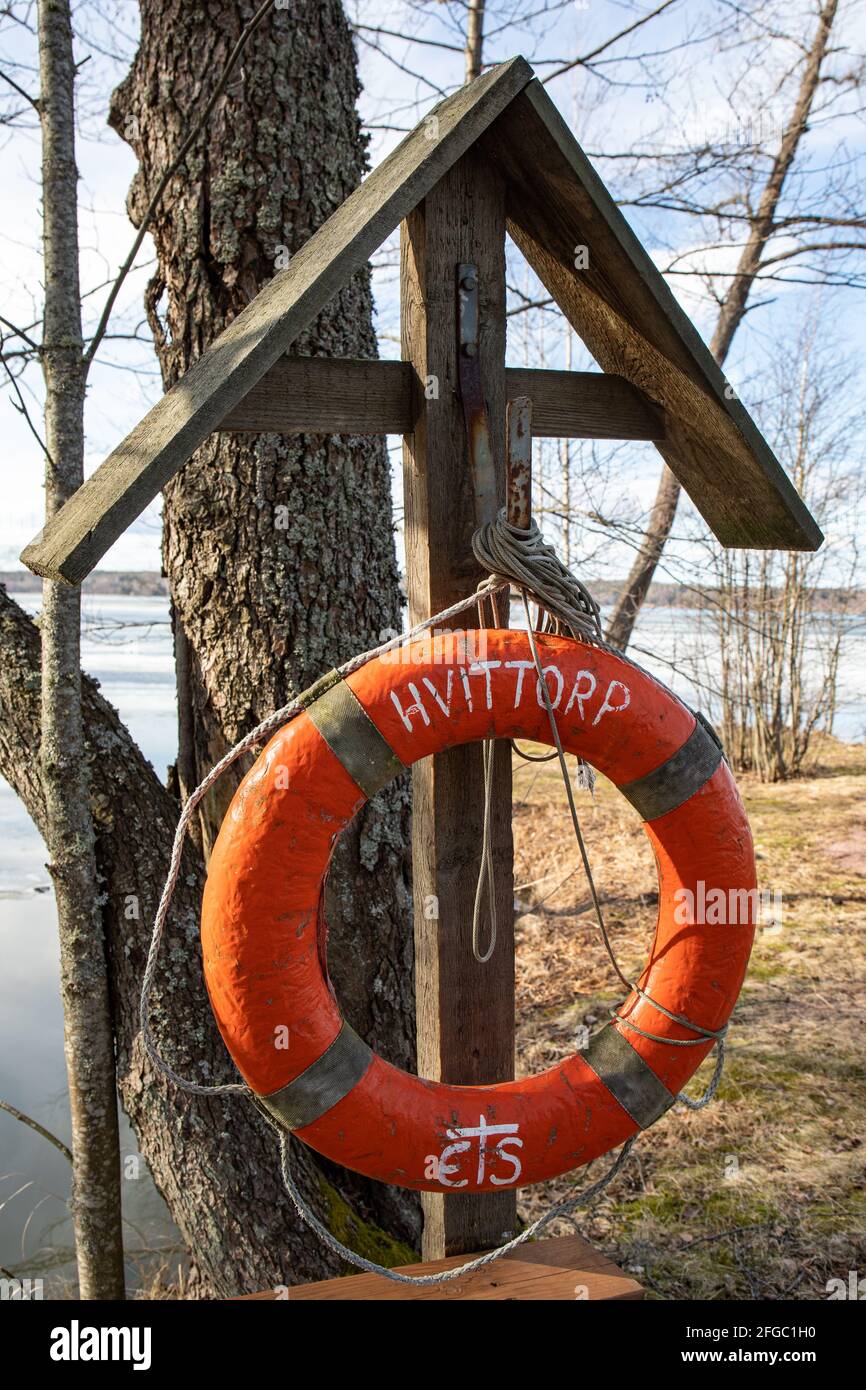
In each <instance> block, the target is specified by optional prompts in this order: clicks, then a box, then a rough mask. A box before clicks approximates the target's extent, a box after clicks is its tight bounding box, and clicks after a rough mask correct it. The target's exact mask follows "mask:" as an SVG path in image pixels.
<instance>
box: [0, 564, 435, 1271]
mask: <svg viewBox="0 0 866 1390" xmlns="http://www.w3.org/2000/svg"><path fill="white" fill-rule="evenodd" d="M0 651H2V652H3V661H2V662H0V712H2V719H0V773H2V775H3V776H4V777H5V778H6V779H7V780H8V781H9V782H10V784H11V785H12V787H13V788H14V790H15V791H16V792H17V793H18V795H19V796H20V797H21V800H22V801H23V803H24V805H25V806H26V807H27V810H28V812H29V814H30V816H31V817H32V819H33V821H34V824H35V825H36V827H37V829H38V830H39V831H40V832H41V833H42V834H43V835H47V833H48V811H47V806H46V800H45V793H44V786H43V779H42V775H41V766H40V739H39V663H40V654H39V632H38V629H37V627H36V626H35V625H34V623H33V622H31V620H30V618H28V617H27V615H26V614H25V613H24V612H22V610H21V609H20V608H19V607H18V606H17V605H16V604H15V603H14V602H13V601H12V600H11V599H10V598H9V597H8V596H7V595H6V592H5V590H4V589H3V588H2V587H0ZM83 705H84V721H85V736H86V743H85V752H86V756H85V759H84V764H85V768H86V772H87V777H88V783H89V787H90V799H91V806H92V810H93V818H94V822H95V826H96V853H97V866H98V871H99V876H100V889H101V895H102V903H103V906H102V914H103V918H102V920H103V924H104V930H105V934H106V938H107V941H108V947H109V964H110V974H111V984H112V1005H113V1014H114V1023H115V1032H116V1041H117V1071H118V1076H119V1078H120V1091H121V1098H122V1101H123V1106H124V1109H125V1110H126V1112H127V1114H128V1115H129V1118H130V1120H131V1122H132V1125H133V1127H134V1129H135V1132H136V1135H137V1137H138V1140H139V1144H140V1148H141V1153H142V1156H143V1157H144V1158H145V1160H146V1161H147V1164H148V1166H149V1168H150V1171H151V1173H152V1174H153V1177H154V1180H155V1182H156V1185H157V1187H158V1188H159V1190H160V1191H161V1192H162V1194H163V1196H164V1197H165V1199H166V1201H167V1203H168V1206H169V1208H170V1210H171V1213H172V1216H173V1217H174V1219H175V1221H176V1222H177V1224H178V1226H179V1228H180V1230H181V1233H182V1235H183V1236H184V1239H185V1240H186V1243H187V1245H188V1247H189V1249H190V1250H191V1251H192V1253H193V1256H194V1259H195V1266H196V1272H197V1275H198V1281H197V1284H196V1285H195V1291H196V1292H197V1293H199V1294H201V1295H208V1294H213V1295H217V1296H219V1295H229V1294H234V1293H243V1292H251V1291H253V1290H255V1289H264V1288H269V1287H276V1286H280V1285H287V1284H292V1283H296V1282H298V1281H299V1280H301V1279H316V1278H325V1277H327V1276H328V1275H333V1274H337V1273H340V1272H341V1268H340V1262H339V1261H338V1260H337V1259H336V1258H335V1257H334V1256H333V1255H331V1253H330V1252H329V1251H328V1250H327V1249H325V1247H324V1246H323V1245H322V1244H321V1242H320V1241H319V1240H318V1238H317V1237H316V1236H314V1235H313V1233H312V1232H311V1231H309V1230H308V1229H307V1228H306V1227H305V1226H303V1225H302V1224H301V1223H300V1222H299V1221H298V1220H297V1218H296V1217H295V1216H294V1213H293V1211H291V1210H290V1204H289V1202H288V1199H287V1197H286V1195H285V1193H284V1191H283V1187H282V1182H281V1179H280V1175H279V1168H278V1153H277V1148H276V1144H275V1142H274V1136H273V1133H272V1131H271V1130H270V1128H269V1127H268V1126H267V1125H266V1124H265V1122H264V1121H263V1120H262V1119H261V1117H260V1116H259V1114H258V1111H257V1110H256V1109H255V1107H254V1106H253V1105H252V1104H251V1103H249V1102H247V1101H245V1100H244V1099H243V1097H238V1096H229V1097H227V1098H226V1099H220V1098H219V1097H207V1096H204V1097H203V1096H190V1095H188V1094H187V1093H186V1092H184V1091H179V1090H178V1089H177V1088H176V1087H175V1086H173V1085H172V1083H171V1082H169V1081H167V1080H166V1079H165V1078H164V1077H163V1076H162V1075H161V1074H160V1073H158V1072H155V1071H154V1069H153V1067H152V1066H151V1064H150V1062H149V1060H148V1058H147V1056H146V1055H145V1053H144V1050H143V1048H142V1046H141V1038H140V1032H139V1022H138V999H139V993H140V990H141V980H142V976H143V974H144V966H145V960H146V957H147V947H148V943H149V939H150V926H151V922H152V920H153V915H154V912H155V910H156V905H157V902H158V901H159V896H160V893H161V891H162V885H163V883H164V881H165V875H166V872H167V870H168V862H169V854H170V849H171V840H172V837H173V833H174V826H175V823H176V820H177V812H178V806H177V802H176V801H175V799H174V798H173V797H172V796H171V794H170V793H169V792H168V791H167V790H166V788H165V787H164V786H163V785H162V783H161V782H160V780H159V778H158V777H157V775H156V773H155V772H154V770H153V768H152V767H151V766H150V764H149V763H148V762H147V761H146V759H145V758H144V757H143V756H142V754H141V752H140V751H139V749H138V747H137V746H136V744H135V743H134V742H133V740H132V738H131V737H130V735H129V733H128V732H127V730H126V729H125V728H124V726H123V724H122V723H121V721H120V719H119V717H118V715H117V713H116V711H115V710H114V709H112V707H111V705H109V704H108V702H107V701H106V700H104V699H103V698H102V696H101V695H100V694H99V691H98V687H97V685H96V683H95V682H94V681H92V680H90V679H89V678H88V677H84V678H83ZM203 882H204V871H203V865H202V861H201V856H200V855H199V853H198V851H197V850H196V849H195V847H194V846H188V848H187V851H186V855H185V858H184V863H183V866H182V871H181V874H180V877H179V880H178V885H177V889H176V891H175V895H174V899H173V902H172V910H171V913H170V918H169V922H168V925H167V928H166V935H165V940H164V943H163V950H162V953H161V957H160V967H159V971H158V974H157V980H156V987H155V990H154V994H153V1009H152V1019H153V1029H154V1034H155V1036H156V1038H157V1041H158V1044H159V1046H160V1048H161V1050H162V1052H163V1055H164V1056H165V1058H166V1060H167V1061H168V1062H169V1063H170V1064H171V1065H172V1066H173V1067H174V1068H176V1070H177V1071H178V1072H180V1074H181V1075H182V1076H188V1077H191V1078H192V1079H193V1080H195V1081H198V1082H200V1083H203V1084H213V1083H218V1082H224V1081H236V1080H237V1073H236V1072H235V1071H234V1068H233V1066H232V1064H231V1062H230V1060H229V1058H228V1055H227V1053H226V1050H225V1048H224V1046H223V1043H222V1039H221V1038H220V1036H219V1033H218V1031H217V1028H216V1024H215V1023H214V1020H213V1015H212V1014H211V1011H210V1006H209V1004H208V1001H207V993H206V990H205V985H204V979H203V976H202V971H201V954H200V951H199V947H198V934H199V927H198V922H199V909H200V904H201V892H202V887H203ZM294 1162H295V1171H296V1172H297V1174H298V1176H299V1180H300V1182H301V1186H302V1189H303V1190H304V1191H305V1193H306V1195H307V1197H308V1200H310V1201H311V1203H312V1205H313V1206H314V1207H315V1208H316V1209H317V1210H319V1211H320V1212H322V1213H324V1215H325V1216H326V1218H327V1219H328V1220H330V1221H331V1222H332V1223H333V1224H334V1225H335V1227H336V1229H337V1230H338V1231H340V1233H341V1234H342V1235H343V1238H344V1239H345V1240H347V1241H348V1242H349V1243H350V1244H355V1245H357V1246H358V1247H359V1248H360V1249H362V1250H363V1251H364V1252H365V1253H366V1254H367V1255H369V1256H370V1257H372V1258H373V1259H377V1260H379V1261H380V1262H382V1261H384V1262H385V1263H392V1264H393V1263H397V1262H399V1261H401V1260H403V1261H405V1260H407V1259H409V1258H410V1256H411V1250H410V1249H408V1248H407V1247H406V1246H405V1245H401V1244H400V1243H399V1241H398V1240H397V1239H396V1238H393V1237H389V1236H387V1235H385V1234H384V1233H383V1232H382V1230H381V1229H380V1228H379V1226H378V1218H377V1214H374V1213H372V1212H371V1210H370V1209H369V1208H368V1207H365V1205H364V1203H363V1201H361V1200H359V1199H356V1200H354V1202H353V1204H352V1206H351V1207H350V1206H349V1204H348V1203H347V1202H346V1200H345V1199H344V1197H343V1196H342V1195H341V1193H340V1192H339V1191H338V1189H337V1186H336V1184H335V1183H332V1182H331V1181H329V1179H328V1178H327V1177H326V1176H325V1175H324V1174H323V1173H322V1171H321V1170H320V1169H318V1168H316V1167H315V1166H314V1164H313V1161H312V1155H310V1153H309V1151H308V1150H305V1149H303V1147H302V1146H298V1151H297V1152H296V1154H295V1156H294Z"/></svg>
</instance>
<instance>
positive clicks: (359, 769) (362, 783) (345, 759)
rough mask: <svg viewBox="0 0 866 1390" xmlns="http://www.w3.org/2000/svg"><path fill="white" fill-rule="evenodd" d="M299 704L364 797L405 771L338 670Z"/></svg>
mask: <svg viewBox="0 0 866 1390" xmlns="http://www.w3.org/2000/svg"><path fill="white" fill-rule="evenodd" d="M299 703H300V705H301V707H302V708H303V709H305V710H306V711H307V714H308V715H309V716H310V719H311V720H312V721H313V723H314V724H315V726H316V728H317V729H318V731H319V733H320V734H321V735H322V738H323V739H324V740H325V742H326V743H327V745H328V747H329V748H330V750H331V752H332V753H333V754H334V757H335V758H339V760H340V762H341V763H342V764H343V767H344V768H345V769H346V771H347V772H348V774H349V776H350V777H351V778H352V781H353V782H356V783H357V784H358V786H359V787H360V789H361V791H362V792H363V793H364V795H365V796H366V797H368V798H369V797H371V796H375V795H376V792H377V791H380V790H381V788H382V787H384V786H387V784H388V783H389V782H390V781H392V779H393V778H394V777H397V776H399V774H400V773H401V772H405V771H406V768H405V765H404V764H403V763H402V762H401V761H400V759H399V758H398V757H397V754H396V753H395V752H394V750H393V748H392V747H391V745H390V744H389V743H388V741H387V740H386V739H385V738H383V736H382V734H380V732H379V730H378V729H377V728H376V725H375V724H374V723H373V721H372V719H371V718H370V716H369V714H368V713H367V711H366V710H365V709H364V706H363V705H362V704H361V702H360V700H359V699H358V697H357V696H356V695H355V694H354V692H353V691H352V690H351V689H350V687H349V686H348V685H347V684H346V682H345V681H344V680H343V677H342V676H341V675H340V673H339V671H329V672H328V673H327V675H325V676H322V677H321V678H320V679H319V680H317V681H316V683H315V685H311V686H310V688H309V690H306V691H305V692H304V694H303V695H301V696H299Z"/></svg>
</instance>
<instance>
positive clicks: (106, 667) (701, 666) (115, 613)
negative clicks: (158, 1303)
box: [0, 594, 866, 1294]
mask: <svg viewBox="0 0 866 1390" xmlns="http://www.w3.org/2000/svg"><path fill="white" fill-rule="evenodd" d="M18 601H19V602H20V603H21V604H22V605H23V606H24V607H25V608H27V610H28V611H29V612H31V613H33V612H35V611H36V610H37V608H38V602H39V599H38V595H35V594H27V595H19V596H18ZM84 616H85V626H84V651H83V664H84V667H85V669H86V670H87V671H89V672H90V673H91V674H92V675H94V676H96V677H97V679H98V680H99V681H100V682H101V685H102V690H103V693H104V694H105V696H106V698H107V699H109V700H110V701H111V702H112V704H114V705H115V706H116V707H117V709H118V710H119V711H120V714H121V716H122V718H123V719H124V721H125V723H126V724H127V726H128V728H129V729H130V731H131V733H132V734H133V736H134V737H135V739H136V740H137V741H138V743H139V745H140V747H141V748H142V749H143V751H144V753H145V754H146V756H147V757H148V758H149V759H150V761H151V762H152V763H153V765H154V767H155V768H156V769H157V771H158V773H159V774H160V775H161V776H164V775H165V770H166V768H167V766H168V764H169V763H171V762H172V761H173V760H174V757H175V752H176V708H175V693H174V673H173V659H172V645H171V636H170V629H169V623H168V605H167V601H166V600H164V599H159V598H124V597H104V596H100V597H96V596H93V597H85V599H84ZM701 629H703V632H704V635H705V642H706V635H707V630H708V629H707V619H706V615H704V616H703V618H701V616H700V615H697V614H694V613H691V612H689V611H687V610H682V609H677V610H668V609H659V608H653V609H645V610H644V613H643V615H642V617H641V621H640V624H639V627H638V630H637V632H636V634H635V646H634V657H635V660H637V661H638V662H639V663H640V664H641V665H642V666H645V667H646V668H647V669H648V670H651V671H652V672H653V673H654V674H656V675H657V676H658V677H659V678H660V679H661V680H663V681H664V682H665V684H667V685H669V686H670V687H671V688H673V689H674V690H676V692H677V693H678V694H679V695H681V696H682V697H683V698H684V699H687V700H689V701H690V702H691V703H698V704H700V705H701V707H702V708H703V709H705V710H707V711H708V712H709V713H712V703H711V699H710V698H709V697H708V693H707V690H706V686H710V687H711V686H712V685H713V678H714V671H713V664H714V663H713V661H712V659H709V660H707V659H705V658H702V659H700V660H698V659H697V656H696V645H697V636H696V635H697V634H698V633H699V632H700V631H701ZM820 630H821V628H820V623H819V624H818V625H817V627H816V632H817V634H818V636H820ZM650 653H652V655H650ZM835 732H836V734H837V735H838V736H839V737H840V738H844V739H846V740H849V741H855V740H862V739H864V737H866V632H864V630H863V620H862V619H861V620H860V623H859V630H858V629H855V630H853V631H852V633H851V635H850V636H849V638H848V639H847V644H846V652H845V658H844V661H843V666H842V679H841V688H840V704H839V715H838V719H837V722H836V726H835ZM45 859H46V853H45V848H44V846H43V844H42V841H41V839H40V837H39V836H38V835H37V833H36V832H35V830H34V828H33V826H32V824H31V823H30V820H29V819H28V817H27V815H26V813H25V812H24V810H23V808H22V807H21V805H20V803H19V802H18V800H17V798H16V797H15V795H14V794H13V792H12V791H11V789H10V788H9V787H8V786H6V784H5V783H3V782H2V781H0V963H2V968H0V1097H2V1098H3V1099H4V1100H7V1101H8V1102H10V1103H11V1104H12V1105H14V1106H16V1107H17V1108H18V1109H20V1110H23V1111H25V1112H26V1113H27V1114H29V1115H31V1116H32V1117H33V1118H34V1119H36V1120H39V1121H40V1122H41V1123H42V1124H43V1125H45V1126H46V1127H47V1128H48V1129H50V1130H51V1131H52V1132H53V1133H54V1134H56V1135H57V1136H58V1137H59V1138H61V1139H62V1140H63V1141H64V1142H66V1143H68V1142H69V1104H68V1097H67V1094H66V1077H65V1068H64V1060H63V1020H62V1015H61V1009H60V1001H59V967H58V949H57V932H56V916H55V911H54V904H53V898H52V892H51V885H50V880H49V878H48V874H47V872H46V869H45ZM122 1144H123V1153H124V1156H129V1155H135V1154H136V1152H137V1149H136V1144H135V1140H134V1136H133V1135H132V1133H131V1131H130V1129H129V1127H128V1126H127V1125H126V1123H125V1121H123V1120H122ZM132 1166H133V1167H134V1166H135V1165H132ZM141 1174H142V1175H141V1176H139V1177H138V1178H135V1177H128V1178H126V1179H125V1181H124V1183H123V1199H124V1215H125V1218H126V1221H127V1227H126V1232H125V1239H126V1244H127V1253H128V1270H127V1274H128V1278H129V1283H130V1286H131V1287H135V1286H136V1285H137V1284H138V1283H139V1282H140V1281H141V1280H142V1279H146V1278H148V1277H149V1276H150V1274H151V1273H152V1271H153V1270H154V1269H155V1268H157V1267H160V1266H162V1265H167V1266H169V1267H170V1268H173V1266H174V1265H176V1264H177V1263H178V1261H179V1259H180V1258H181V1248H180V1244H179V1237H178V1234H177V1232H176V1231H175V1229H174V1227H173V1225H172V1223H171V1221H170V1219H169V1217H168V1213H167V1211H166V1209H165V1207H164V1205H163V1203H162V1201H161V1199H160V1197H159V1196H158V1194H157V1193H156V1191H155V1189H154V1187H153V1185H152V1183H151V1182H150V1180H149V1178H148V1177H147V1174H146V1170H144V1169H143V1167H142V1169H141ZM68 1193H69V1167H68V1164H67V1163H66V1160H65V1159H64V1158H63V1157H62V1155H61V1154H60V1153H59V1152H58V1151H57V1150H56V1149H55V1148H54V1147H53V1146H52V1145H51V1144H49V1143H48V1142H47V1141H46V1140H44V1139H42V1138H41V1137H40V1136H38V1135H37V1134H35V1133H34V1132H33V1131H32V1130H30V1129H29V1128H27V1127H26V1126H24V1125H22V1124H19V1123H18V1122H16V1121H15V1120H14V1119H12V1117H11V1116H9V1115H6V1114H4V1113H3V1112H0V1264H2V1265H3V1266H4V1267H5V1268H6V1269H7V1270H11V1271H13V1272H15V1273H17V1274H19V1276H21V1277H41V1278H43V1279H44V1280H45V1292H46V1294H51V1293H52V1292H61V1291H64V1290H74V1277H75V1274H74V1262H73V1260H72V1250H71V1223H70V1220H69V1216H68V1212H67V1209H66V1203H67V1199H68Z"/></svg>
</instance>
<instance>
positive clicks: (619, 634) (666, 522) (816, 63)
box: [607, 0, 838, 651]
mask: <svg viewBox="0 0 866 1390" xmlns="http://www.w3.org/2000/svg"><path fill="white" fill-rule="evenodd" d="M837 8H838V0H827V3H826V4H825V5H824V6H823V7H822V9H821V10H820V12H819V17H818V26H817V28H816V30H815V37H814V39H813V41H812V46H811V48H810V50H809V53H808V55H807V58H806V66H805V67H804V69H803V75H802V77H801V79H800V85H799V88H798V91H797V99H796V101H795V103H794V108H793V110H792V112H791V117H790V119H789V121H788V124H787V125H786V127H785V130H784V133H783V135H782V139H781V140H780V142H779V148H778V151H777V153H776V156H775V158H774V160H773V163H772V165H771V168H770V172H769V174H768V176H767V181H766V183H765V184H764V187H763V189H762V190H761V196H760V199H759V201H758V206H757V208H756V210H755V213H754V216H753V217H752V218H751V220H750V223H749V235H748V238H747V240H746V244H745V246H744V247H743V250H742V252H741V254H740V259H739V262H738V263H737V269H736V271H735V272H734V275H733V277H732V279H731V282H730V285H729V286H728V289H727V291H726V293H725V295H724V298H723V299H722V303H721V307H720V309H719V316H718V319H717V321H716V327H715V331H714V333H713V337H712V340H711V342H710V351H711V352H712V354H713V356H714V357H715V359H716V361H717V362H718V363H719V365H720V366H721V364H722V363H723V362H724V360H725V358H726V357H727V355H728V351H729V350H730V346H731V343H732V342H733V340H734V336H735V334H736V332H737V329H738V328H739V326H740V324H741V323H742V321H743V319H744V318H745V316H746V309H747V306H748V301H749V295H750V294H751V291H752V287H753V285H754V283H755V280H756V278H757V276H758V273H759V271H760V269H761V262H762V260H763V257H764V252H765V248H766V245H767V242H768V240H769V239H770V237H771V236H772V234H773V228H774V221H775V217H776V211H777V208H778V206H779V200H780V198H781V196H782V191H783V189H784V186H785V180H786V179H787V177H788V174H789V173H790V171H791V167H792V165H793V163H794V160H795V158H796V154H797V148H798V146H799V144H800V141H801V140H802V138H803V136H804V135H805V133H806V130H807V127H808V121H809V116H810V113H811V111H812V106H813V103H814V100H815V94H816V92H817V90H818V86H819V83H820V78H821V65H822V63H823V62H824V59H825V57H826V55H827V49H828V45H829V42H830V34H831V31H832V28H833V22H834V20H835V18H836V10H837ZM681 491H682V489H681V487H680V484H679V482H678V481H677V479H676V477H675V475H674V474H673V473H672V472H671V470H670V468H668V466H667V464H665V465H664V466H663V468H662V474H661V478H660V479H659V485H658V491H657V492H656V497H655V501H654V503H653V506H652V509H651V511H650V516H649V522H648V524H647V529H646V531H645V533H644V536H643V539H642V541H641V546H640V550H639V551H638V554H637V556H636V558H635V561H634V563H633V565H632V567H631V570H630V572H629V576H628V579H627V580H626V582H625V585H624V587H623V590H622V593H621V594H620V595H619V598H618V599H617V602H616V606H615V608H614V611H613V613H612V614H611V618H610V623H609V624H608V629H607V640H608V642H610V643H611V644H612V645H613V646H615V647H619V648H620V649H621V650H623V651H624V650H625V648H626V647H627V646H628V644H629V642H630V641H631V636H632V632H633V631H634V625H635V623H636V621H637V617H638V614H639V612H640V609H641V605H642V604H643V601H644V599H645V598H646V596H647V593H648V592H649V587H650V585H651V584H652V581H653V576H654V575H655V572H656V568H657V567H658V564H659V561H660V560H661V557H662V552H663V551H664V548H665V545H666V544H667V540H668V537H669V536H670V533H671V528H672V526H673V523H674V517H675V516H676V511H677V504H678V502H679V499H680V492H681Z"/></svg>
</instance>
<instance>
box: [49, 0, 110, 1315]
mask: <svg viewBox="0 0 866 1390" xmlns="http://www.w3.org/2000/svg"><path fill="white" fill-rule="evenodd" d="M39 63H40V78H41V96H40V102H39V111H40V120H41V124H42V191H43V224H44V225H43V236H44V273H45V334H44V345H43V370H44V375H45V430H46V441H45V442H46V450H47V457H46V463H45V510H46V516H47V517H50V516H52V515H53V514H54V513H55V512H56V511H57V510H58V509H59V508H60V507H61V506H62V505H63V503H64V502H65V501H66V499H67V498H68V497H70V496H71V495H72V493H73V492H75V490H76V488H78V487H79V486H80V485H81V483H82V482H83V479H84V387H85V373H84V366H83V360H82V336H81V310H80V294H79V282H78V222H77V206H78V205H77V179H78V173H77V170H76V166H75V113H74V91H75V59H74V56H73V45H72V21H71V11H70V3H69V0H40V4H39ZM40 626H41V629H42V750H41V756H42V779H43V788H44V796H45V806H46V819H45V838H46V841H47V844H48V851H49V854H50V856H51V863H50V864H49V866H48V867H49V870H50V872H51V876H52V879H53V881H54V891H55V897H56V901H57V919H58V929H59V936H60V966H61V994H62V999H63V1015H64V1050H65V1054H66V1071H67V1076H68V1080H69V1101H70V1109H71V1113H72V1152H73V1196H72V1210H73V1220H74V1227H75V1249H76V1257H77V1260H78V1277H79V1287H80V1294H81V1297H82V1298H88V1299H89V1298H110V1299H120V1298H123V1297H124V1277H123V1246H122V1232H121V1213H120V1159H119V1148H118V1129H117V1092H116V1085H115V1073H114V1044H113V1039H112V1028H111V1011H110V1006H109V993H108V972H107V964H106V956H105V943H104V939H103V931H102V920H101V913H100V910H99V905H98V891H97V875H96V858H95V839H94V830H93V822H92V818H91V810H90V796H89V786H88V777H87V759H86V751H85V737H84V725H83V719H82V710H81V676H80V593H79V590H77V589H70V588H67V587H66V586H65V585H62V584H58V583H56V582H51V581H50V580H46V581H45V584H44V587H43V603H42V617H41V623H40Z"/></svg>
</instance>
